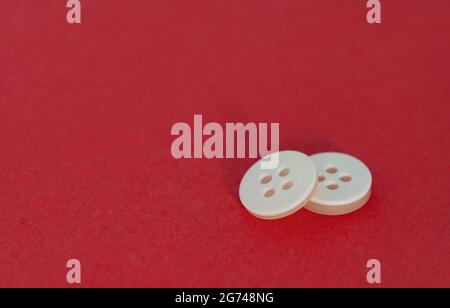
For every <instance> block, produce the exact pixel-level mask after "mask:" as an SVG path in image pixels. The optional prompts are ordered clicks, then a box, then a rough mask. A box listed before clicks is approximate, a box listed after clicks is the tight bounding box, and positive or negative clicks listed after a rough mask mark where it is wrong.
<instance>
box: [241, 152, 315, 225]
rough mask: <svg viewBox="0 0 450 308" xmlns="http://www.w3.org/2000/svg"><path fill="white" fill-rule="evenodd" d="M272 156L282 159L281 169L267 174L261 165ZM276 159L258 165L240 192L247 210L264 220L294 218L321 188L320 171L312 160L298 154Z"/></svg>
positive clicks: (253, 167)
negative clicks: (319, 187)
mask: <svg viewBox="0 0 450 308" xmlns="http://www.w3.org/2000/svg"><path fill="white" fill-rule="evenodd" d="M272 155H279V157H278V161H279V164H278V167H277V168H275V169H272V170H264V169H263V168H262V166H261V163H262V162H263V161H267V160H268V159H269V158H270V157H271V156H272ZM272 155H270V156H268V157H266V158H264V159H262V160H260V161H259V162H257V163H256V164H254V165H253V166H252V167H251V168H250V169H249V170H248V171H247V173H246V174H245V176H244V178H243V179H242V182H241V186H240V188H239V196H240V199H241V201H242V204H243V205H244V207H245V208H246V209H247V210H248V211H249V212H250V213H251V214H253V215H254V216H256V217H259V218H263V219H278V218H282V217H285V216H288V215H290V214H293V213H294V212H296V211H297V210H299V209H301V208H302V207H303V206H305V204H306V203H307V202H308V200H309V199H310V198H311V196H312V194H313V192H314V190H315V188H316V186H317V168H316V166H315V165H314V163H313V161H312V160H311V158H309V157H308V156H306V155H305V154H303V153H300V152H294V151H285V152H278V153H274V154H272ZM270 159H271V158H270Z"/></svg>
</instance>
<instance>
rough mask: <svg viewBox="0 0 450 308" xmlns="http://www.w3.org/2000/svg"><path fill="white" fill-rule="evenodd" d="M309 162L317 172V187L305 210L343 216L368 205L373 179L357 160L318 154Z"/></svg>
mask: <svg viewBox="0 0 450 308" xmlns="http://www.w3.org/2000/svg"><path fill="white" fill-rule="evenodd" d="M311 159H312V160H313V161H314V163H315V164H316V166H317V169H318V172H319V185H318V187H317V189H316V191H315V193H314V194H313V196H312V198H311V200H310V202H309V203H308V204H307V205H306V207H305V208H306V209H308V210H310V211H311V212H315V213H318V214H323V215H344V214H348V213H351V212H353V211H356V210H358V209H360V208H361V207H363V206H364V204H366V203H367V201H368V200H369V198H370V193H371V187H372V175H371V174H370V171H369V169H368V168H367V167H366V165H365V164H364V163H362V162H361V161H360V160H359V159H357V158H355V157H353V156H350V155H346V154H341V153H320V154H315V155H312V156H311Z"/></svg>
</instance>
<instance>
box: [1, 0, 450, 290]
mask: <svg viewBox="0 0 450 308" xmlns="http://www.w3.org/2000/svg"><path fill="white" fill-rule="evenodd" d="M81 2H82V14H83V15H82V24H81V25H69V24H67V22H66V12H67V9H66V7H65V4H66V3H65V1H50V0H47V1H29V0H15V1H1V3H0V38H1V39H0V286H19V287H64V286H68V284H67V282H66V273H67V269H66V267H65V265H66V262H67V260H68V259H72V258H76V259H79V260H80V261H81V264H82V286H85V287H104V286H112V287H350V286H353V287H365V286H370V285H368V283H367V282H366V273H367V268H366V262H367V260H369V259H372V258H377V259H379V260H380V261H381V263H382V282H383V283H382V286H385V287H393V286H395V287H398V286H401V287H425V286H427V287H432V286H438V287H440V286H441V287H442V286H446V287H450V265H449V252H450V244H449V235H450V232H449V225H450V211H449V187H450V181H449V172H450V164H449V151H450V148H449V145H450V142H449V130H450V121H449V120H450V116H449V115H450V107H449V98H450V97H449V94H450V90H449V68H450V67H449V64H450V61H449V55H450V40H449V29H450V19H449V18H448V14H449V10H450V2H449V1H447V0H435V1H433V2H432V3H430V2H426V1H411V0H395V1H382V4H383V11H382V14H383V15H382V18H383V19H382V24H381V25H369V24H368V23H367V22H366V17H365V15H366V12H367V8H366V6H365V1H350V0H348V1H334V0H320V1H315V0H314V1H313V0H304V1H300V0H268V1H260V0H190V1H185V0H166V1H157V0H131V1H111V0H94V1H86V0H85V1H81ZM194 114H202V115H203V117H204V121H206V122H213V121H214V122H218V123H221V124H225V123H226V122H243V123H247V122H256V123H259V122H269V123H270V122H279V123H280V130H281V132H280V138H281V148H282V149H293V150H299V151H302V152H305V153H307V154H314V153H317V152H322V151H340V152H345V153H349V154H352V155H354V156H356V157H358V158H360V159H361V160H362V161H364V162H365V163H366V164H367V165H368V166H369V168H370V169H371V171H372V174H373V179H374V186H373V189H374V192H373V196H372V198H371V200H370V201H369V203H368V204H367V205H366V206H365V207H364V208H363V209H361V210H360V211H358V212H355V213H353V214H350V215H347V216H342V217H325V216H319V215H316V214H312V213H309V212H308V211H306V210H302V211H299V212H297V213H296V214H295V215H292V216H290V217H288V218H285V219H282V220H278V221H263V220H259V219H256V218H254V217H253V216H251V215H250V214H249V213H247V212H246V211H245V209H244V208H243V207H242V206H241V204H240V202H239V199H238V187H239V182H240V180H241V177H242V176H243V174H244V173H245V171H246V170H247V168H248V167H250V165H251V164H252V163H253V162H254V161H253V160H205V159H202V160H175V159H173V158H172V156H171V152H170V146H171V143H172V141H173V139H174V138H173V137H172V136H171V135H170V129H171V127H172V125H173V124H175V123H176V122H188V123H190V124H191V125H192V124H193V115H194Z"/></svg>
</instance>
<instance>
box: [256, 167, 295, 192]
mask: <svg viewBox="0 0 450 308" xmlns="http://www.w3.org/2000/svg"><path fill="white" fill-rule="evenodd" d="M290 172H291V170H289V168H283V169H281V170H280V171H279V172H278V176H279V177H281V178H285V177H287V176H288V175H289V173H290ZM272 180H273V177H272V176H271V175H266V176H264V177H263V178H262V179H261V184H263V185H267V184H269V183H270V182H272ZM293 186H294V182H293V181H291V180H288V181H287V182H284V183H283V185H282V186H281V188H283V190H289V189H291V188H292V187H293ZM275 193H276V189H274V188H268V189H267V190H266V191H265V192H264V197H266V198H270V197H272V196H273V195H275Z"/></svg>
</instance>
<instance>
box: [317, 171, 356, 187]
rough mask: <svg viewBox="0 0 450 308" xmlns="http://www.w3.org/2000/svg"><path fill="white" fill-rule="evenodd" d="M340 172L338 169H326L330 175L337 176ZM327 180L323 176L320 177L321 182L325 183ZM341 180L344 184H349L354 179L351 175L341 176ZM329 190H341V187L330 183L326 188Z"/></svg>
mask: <svg viewBox="0 0 450 308" xmlns="http://www.w3.org/2000/svg"><path fill="white" fill-rule="evenodd" d="M338 171H339V170H338V169H337V168H336V167H329V168H328V169H326V172H327V173H329V174H336V173H337V172H338ZM325 180H326V177H325V176H323V175H319V182H323V181H325ZM339 180H341V182H344V183H348V182H350V181H351V180H352V177H351V176H349V175H341V176H340V177H339ZM326 187H327V188H328V189H329V190H336V189H338V188H339V185H338V184H336V183H333V182H329V183H327V186H326Z"/></svg>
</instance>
